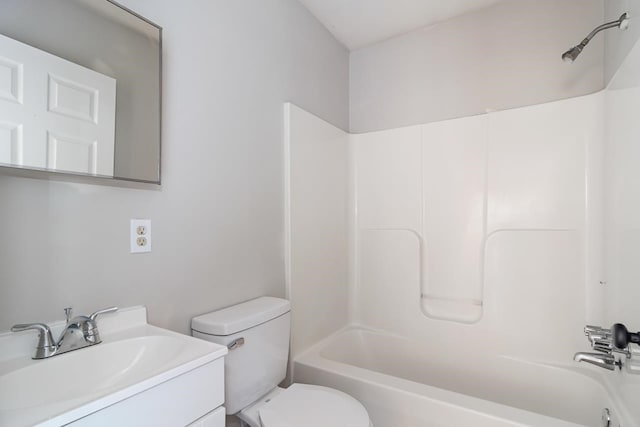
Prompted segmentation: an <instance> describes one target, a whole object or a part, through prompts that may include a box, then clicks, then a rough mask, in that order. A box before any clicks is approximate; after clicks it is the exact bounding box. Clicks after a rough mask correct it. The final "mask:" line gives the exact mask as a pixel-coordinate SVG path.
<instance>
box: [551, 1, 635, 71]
mask: <svg viewBox="0 0 640 427" xmlns="http://www.w3.org/2000/svg"><path fill="white" fill-rule="evenodd" d="M609 28H620V29H621V30H626V29H627V28H629V14H628V13H627V12H625V13H623V14H622V15H620V18H618V19H617V20H615V21H611V22H607V23H606V24H602V25H600V26H599V27H596V28H595V29H594V30H593V31H591V32H590V33H589V35H588V36H587V37H585V39H584V40H582V41H581V42H580V44H578V45H576V46H574V47H572V48H571V49H569V50H568V51H566V52H565V53H563V54H562V60H563V61H565V62H573V61H575V60H576V58H577V57H578V55H580V53H581V52H582V50H583V49H584V48H585V46H586V45H587V44H589V42H590V41H591V39H592V38H593V37H594V36H595V35H596V34H598V33H599V32H600V31H603V30H607V29H609Z"/></svg>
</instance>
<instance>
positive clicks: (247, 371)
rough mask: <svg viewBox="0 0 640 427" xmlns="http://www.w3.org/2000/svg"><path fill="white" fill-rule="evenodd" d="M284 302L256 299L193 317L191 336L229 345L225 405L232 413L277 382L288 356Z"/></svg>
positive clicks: (267, 298)
mask: <svg viewBox="0 0 640 427" xmlns="http://www.w3.org/2000/svg"><path fill="white" fill-rule="evenodd" d="M290 310H291V308H290V304H289V301H287V300H284V299H281V298H273V297H261V298H257V299H254V300H251V301H247V302H244V303H242V304H238V305H234V306H231V307H227V308H224V309H222V310H218V311H214V312H212V313H208V314H203V315H202V316H198V317H194V318H193V319H192V320H191V331H192V334H193V336H194V337H196V338H201V339H204V340H207V341H212V342H215V343H218V344H222V345H225V346H227V347H229V353H228V354H227V355H226V356H225V359H224V369H225V375H224V376H225V379H224V380H225V403H224V406H225V407H226V409H227V414H230V415H233V414H235V413H237V412H239V411H240V410H242V409H243V408H245V407H247V406H249V405H250V404H252V403H253V402H255V401H256V400H258V399H259V398H260V397H262V396H264V395H265V394H267V393H268V392H269V391H271V390H273V389H274V388H275V387H277V386H278V384H279V383H280V382H282V380H284V378H285V376H286V370H287V359H288V357H289V330H290V313H289V312H290Z"/></svg>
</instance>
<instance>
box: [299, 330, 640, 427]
mask: <svg viewBox="0 0 640 427" xmlns="http://www.w3.org/2000/svg"><path fill="white" fill-rule="evenodd" d="M359 331H363V332H367V333H372V334H376V335H381V336H386V337H393V338H397V339H411V338H409V337H406V336H402V335H400V334H397V333H393V332H388V331H385V330H380V329H375V328H371V327H369V326H366V325H362V324H358V323H352V324H349V325H346V326H344V327H342V328H340V329H339V330H337V331H335V332H334V333H332V334H331V335H329V336H327V337H325V338H323V339H322V340H320V341H318V342H317V343H315V344H314V345H312V346H310V347H309V348H307V349H305V350H304V351H302V352H301V353H300V354H298V355H297V356H295V358H294V359H293V360H292V374H293V375H292V378H293V380H294V381H295V380H296V369H297V365H298V364H301V365H306V366H308V367H310V368H313V369H316V370H329V371H331V372H332V373H334V374H337V375H341V376H344V377H347V378H349V379H351V380H354V381H360V382H363V383H365V384H369V385H375V386H381V387H384V388H387V389H392V388H393V389H396V390H398V391H400V392H402V393H407V394H410V395H413V396H419V397H423V398H426V399H429V400H431V401H438V402H439V403H442V404H443V405H446V406H449V407H454V408H457V409H459V410H463V411H469V412H472V413H475V414H479V415H483V416H486V417H490V418H495V419H500V420H508V421H512V422H514V423H518V424H521V425H523V426H528V425H531V419H532V418H536V419H537V420H538V421H543V422H546V424H544V425H545V426H546V425H548V426H549V427H577V426H581V427H584V426H583V425H582V424H578V423H575V422H572V421H567V420H564V419H560V418H554V417H551V416H548V415H545V414H540V413H538V412H533V411H529V410H526V409H521V408H516V407H512V406H509V405H506V404H503V403H499V402H495V401H491V400H487V399H483V398H480V397H476V396H470V395H467V394H464V393H460V392H456V391H451V390H446V389H443V388H439V387H435V386H432V385H429V384H424V383H420V382H417V381H412V380H409V379H405V378H401V377H396V376H393V375H389V374H385V373H382V372H378V371H374V370H371V369H367V368H362V367H359V366H355V365H352V364H348V363H344V362H339V361H336V360H333V359H329V358H327V357H325V356H323V355H322V350H323V348H325V347H326V346H327V345H328V344H329V343H330V342H331V341H333V340H334V339H335V338H336V337H338V336H339V335H342V334H345V333H348V332H359ZM497 357H498V358H505V359H510V360H515V361H518V362H521V363H526V364H531V365H537V366H542V367H545V368H548V369H553V370H556V369H557V370H562V371H569V372H571V373H574V374H578V375H582V376H584V377H586V378H588V379H589V380H591V381H594V382H596V383H597V385H598V386H600V387H601V388H602V389H603V391H604V392H605V393H606V394H607V395H608V397H609V401H610V403H609V404H608V405H607V407H608V408H609V409H610V410H611V411H612V412H613V414H614V415H615V417H616V419H617V420H618V422H619V424H620V425H621V426H623V427H640V425H638V424H637V423H635V422H632V417H631V416H630V414H629V411H628V410H627V409H626V407H625V405H624V404H623V403H621V402H622V399H620V396H619V393H618V392H617V390H616V389H615V388H614V387H613V384H612V382H611V381H610V380H609V379H608V378H607V377H606V376H605V375H604V374H605V372H598V371H596V370H595V369H597V368H595V367H594V368H593V369H590V368H591V367H583V366H575V365H573V364H570V363H566V364H565V363H558V362H550V361H536V360H528V359H523V358H517V357H513V356H507V355H498V356H497ZM606 373H609V371H607V372H606ZM454 402H455V403H454ZM488 408H490V410H487V409H488Z"/></svg>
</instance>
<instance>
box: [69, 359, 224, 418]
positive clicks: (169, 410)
mask: <svg viewBox="0 0 640 427" xmlns="http://www.w3.org/2000/svg"><path fill="white" fill-rule="evenodd" d="M223 403H224V358H223V357H221V358H219V359H216V360H214V361H213V362H209V363H207V364H206V365H203V366H201V367H199V368H196V369H194V370H192V371H190V372H187V373H185V374H182V375H180V376H178V377H175V378H172V379H170V380H169V381H166V382H164V383H162V384H159V385H157V386H155V387H152V388H150V389H149V390H146V391H144V392H142V393H139V394H136V395H135V396H132V397H129V398H128V399H125V400H123V401H121V402H118V403H116V404H115V405H112V406H109V407H107V408H104V409H101V410H99V411H97V412H94V413H93V414H90V415H88V416H86V417H84V418H82V419H80V420H77V421H74V422H72V423H69V424H67V425H69V426H72V427H112V426H120V427H127V426H131V427H134V426H135V427H138V426H153V427H163V426H166V427H176V426H189V427H224V424H225V409H224V407H223V406H222V404H223Z"/></svg>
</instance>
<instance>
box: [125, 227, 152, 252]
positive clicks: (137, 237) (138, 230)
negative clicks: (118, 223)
mask: <svg viewBox="0 0 640 427" xmlns="http://www.w3.org/2000/svg"><path fill="white" fill-rule="evenodd" d="M130 236H131V237H130V242H131V253H132V254H140V253H144V252H151V220H150V219H132V220H131V233H130Z"/></svg>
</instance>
